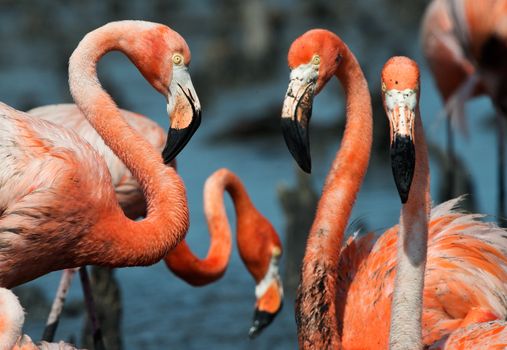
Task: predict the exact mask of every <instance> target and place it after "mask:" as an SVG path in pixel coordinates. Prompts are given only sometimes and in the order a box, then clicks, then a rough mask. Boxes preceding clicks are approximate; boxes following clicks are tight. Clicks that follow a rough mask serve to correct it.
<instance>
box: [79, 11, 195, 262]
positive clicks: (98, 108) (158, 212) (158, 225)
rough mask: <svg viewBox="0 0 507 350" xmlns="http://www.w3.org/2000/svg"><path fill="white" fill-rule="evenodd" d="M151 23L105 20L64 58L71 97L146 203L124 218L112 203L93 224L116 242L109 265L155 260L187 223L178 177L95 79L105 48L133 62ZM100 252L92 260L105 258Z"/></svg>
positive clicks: (102, 236) (100, 235) (102, 235)
mask: <svg viewBox="0 0 507 350" xmlns="http://www.w3.org/2000/svg"><path fill="white" fill-rule="evenodd" d="M153 26H155V24H152V23H145V22H136V21H124V22H113V23H110V24H107V25H105V26H103V27H101V28H99V29H97V30H95V31H93V32H91V33H89V34H87V35H86V36H85V37H84V38H83V40H82V41H81V42H80V43H79V45H78V47H77V48H76V50H75V51H74V53H73V54H72V56H71V57H70V60H69V85H70V91H71V94H72V97H73V98H74V101H75V102H76V104H77V106H78V107H79V108H80V109H81V111H82V112H83V113H84V115H85V116H86V118H87V119H88V121H89V122H90V124H91V125H92V126H93V127H94V128H95V130H96V131H97V132H98V133H99V134H100V135H101V137H102V138H103V140H104V142H105V143H106V144H107V145H108V146H109V147H110V148H111V150H112V151H113V152H114V153H115V154H116V155H117V156H118V158H119V159H120V160H121V161H122V162H123V163H124V164H125V165H126V166H127V168H128V169H129V170H130V171H131V172H132V174H133V176H134V177H135V178H136V180H137V181H138V182H139V184H140V186H141V188H142V190H143V192H144V195H145V198H146V201H147V203H148V215H147V218H146V219H145V220H143V221H139V222H133V221H131V220H129V219H127V218H126V217H125V216H124V214H123V212H122V211H121V210H120V209H119V206H118V205H117V203H115V204H114V205H112V206H111V208H108V209H111V210H110V212H107V213H104V214H105V215H103V220H102V221H101V222H98V223H97V224H95V225H94V228H95V232H94V233H95V236H93V238H94V239H98V240H104V241H117V242H116V243H119V244H112V245H111V247H110V248H111V249H113V252H111V254H108V255H110V258H111V259H112V261H108V262H107V264H108V265H124V264H128V265H131V264H136V263H137V262H140V263H151V262H155V261H157V260H159V259H160V258H161V257H162V256H163V255H164V254H165V253H166V252H167V250H168V249H171V248H172V247H173V246H175V245H176V244H177V243H178V242H179V241H180V240H181V239H183V237H184V235H185V233H186V230H187V228H188V210H187V202H186V195H185V189H184V185H183V182H182V181H181V179H180V177H179V176H178V175H177V174H176V172H175V171H174V169H171V168H169V167H165V166H164V165H163V163H162V159H161V156H160V154H158V153H157V152H156V150H155V149H154V148H153V147H152V146H151V145H150V144H149V143H148V142H147V141H146V140H144V139H143V137H141V136H140V135H139V134H138V133H137V132H135V131H134V130H133V129H132V128H131V127H130V126H129V125H128V124H127V123H126V122H125V120H124V119H123V118H122V117H121V115H120V112H119V110H118V107H117V106H116V104H115V103H114V102H113V100H112V99H111V96H109V95H108V94H107V93H106V92H105V91H104V90H103V89H102V86H101V85H100V83H99V81H98V79H97V71H96V65H97V62H98V60H99V59H100V58H101V57H102V56H103V55H104V54H106V53H107V52H109V51H113V50H119V51H122V52H123V53H125V54H126V55H127V56H128V57H129V58H130V59H131V61H132V62H134V63H136V64H138V63H139V62H138V61H139V59H138V56H139V54H138V53H136V52H134V51H135V49H134V48H133V47H134V43H135V41H136V40H142V39H141V38H140V37H142V34H143V30H146V28H151V27H153ZM115 248H117V249H116V250H115ZM120 248H121V249H120ZM128 248H130V249H128ZM97 254H99V253H97ZM97 254H95V255H97ZM100 255H101V256H98V259H99V260H98V261H97V262H96V263H101V259H103V258H104V257H103V256H102V254H100ZM157 258H158V259H157Z"/></svg>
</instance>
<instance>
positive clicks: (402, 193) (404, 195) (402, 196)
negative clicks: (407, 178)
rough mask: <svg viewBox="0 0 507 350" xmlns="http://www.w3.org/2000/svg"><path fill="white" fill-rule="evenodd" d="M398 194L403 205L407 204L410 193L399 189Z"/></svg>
mask: <svg viewBox="0 0 507 350" xmlns="http://www.w3.org/2000/svg"><path fill="white" fill-rule="evenodd" d="M398 194H399V195H400V200H401V203H402V204H405V203H407V200H408V191H403V190H401V189H399V188H398Z"/></svg>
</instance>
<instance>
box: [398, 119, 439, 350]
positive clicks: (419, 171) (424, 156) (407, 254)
mask: <svg viewBox="0 0 507 350" xmlns="http://www.w3.org/2000/svg"><path fill="white" fill-rule="evenodd" d="M415 160H416V163H415V172H414V178H413V180H412V185H411V187H410V194H409V197H408V201H407V203H405V204H404V205H403V207H402V209H401V217H400V228H399V238H398V252H397V255H398V256H397V259H398V264H397V265H398V266H397V272H396V279H395V284H394V296H393V301H392V304H391V329H390V333H389V344H390V349H391V350H398V349H422V348H423V343H422V330H421V327H422V324H421V321H422V306H423V289H424V271H425V266H426V251H427V244H428V218H429V215H430V203H431V199H430V179H429V165H428V153H427V147H426V141H425V139H424V132H423V127H422V121H421V116H420V114H419V110H417V112H416V121H415Z"/></svg>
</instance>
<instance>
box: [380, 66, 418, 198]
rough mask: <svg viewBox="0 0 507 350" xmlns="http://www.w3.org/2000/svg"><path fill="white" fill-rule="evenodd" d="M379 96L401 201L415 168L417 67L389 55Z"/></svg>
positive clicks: (408, 190) (407, 189)
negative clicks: (388, 132)
mask: <svg viewBox="0 0 507 350" xmlns="http://www.w3.org/2000/svg"><path fill="white" fill-rule="evenodd" d="M382 100H383V103H384V109H385V111H386V114H387V117H388V119H389V125H390V130H391V148H390V154H391V167H392V171H393V176H394V181H395V183H396V188H397V189H398V193H399V195H400V199H401V202H402V203H406V202H407V200H408V195H409V192H410V186H411V184H412V178H413V176H414V169H415V147H414V124H415V116H416V110H417V108H418V103H419V68H418V66H417V63H415V62H414V61H413V60H411V59H409V58H407V57H393V58H391V59H389V60H388V61H387V62H386V64H385V65H384V68H383V69H382Z"/></svg>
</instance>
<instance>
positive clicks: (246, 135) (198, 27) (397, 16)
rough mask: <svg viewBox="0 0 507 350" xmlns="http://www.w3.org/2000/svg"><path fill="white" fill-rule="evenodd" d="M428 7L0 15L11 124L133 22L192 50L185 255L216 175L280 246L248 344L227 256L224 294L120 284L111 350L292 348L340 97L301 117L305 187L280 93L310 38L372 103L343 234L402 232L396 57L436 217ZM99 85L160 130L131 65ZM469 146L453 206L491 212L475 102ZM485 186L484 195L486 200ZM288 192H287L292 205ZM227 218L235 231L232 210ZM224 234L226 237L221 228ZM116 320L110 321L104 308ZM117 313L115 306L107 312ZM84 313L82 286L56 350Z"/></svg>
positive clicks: (34, 4)
mask: <svg viewBox="0 0 507 350" xmlns="http://www.w3.org/2000/svg"><path fill="white" fill-rule="evenodd" d="M426 4H427V1H424V0H413V1H403V2H400V1H398V0H370V1H352V0H343V1H337V0H332V1H326V0H313V1H302V0H299V1H289V0H271V1H267V0H244V1H233V0H215V1H211V0H207V1H204V0H203V1H198V0H138V1H134V0H132V1H123V0H109V1H78V0H37V1H35V0H10V1H9V0H0V23H1V24H0V42H1V44H2V49H1V50H0V100H1V101H2V102H5V103H7V104H9V105H11V106H13V107H14V108H17V109H19V110H28V109H30V108H33V107H36V106H40V105H46V104H53V103H62V102H72V99H71V97H70V94H69V91H68V84H67V62H68V58H69V56H70V54H71V53H72V50H73V49H74V48H75V47H76V45H77V43H78V42H79V41H80V39H81V38H82V37H83V36H84V35H85V34H86V33H87V32H89V31H91V30H93V29H95V28H97V27H99V26H101V25H103V24H105V23H107V22H110V21H115V20H121V19H142V20H148V21H154V22H160V23H163V24H166V25H168V26H170V27H171V28H172V29H174V30H176V31H178V32H179V33H180V34H181V35H182V36H183V37H184V38H185V39H186V41H187V43H188V45H189V46H190V49H191V51H192V63H191V71H190V73H191V76H192V79H193V82H194V86H195V88H196V91H197V93H198V94H199V98H200V100H201V104H202V106H203V115H202V116H203V119H202V124H201V127H200V129H199V130H198V132H197V133H196V134H195V136H194V137H193V139H192V141H191V142H190V143H189V145H188V146H187V147H186V148H185V149H184V151H183V152H182V153H181V155H180V156H179V157H178V170H179V172H180V174H181V175H182V177H183V179H184V180H185V182H186V185H187V190H188V198H189V205H190V209H191V228H190V231H189V233H188V235H187V241H188V242H189V244H190V246H191V247H192V249H193V250H194V251H195V252H196V253H197V254H198V255H200V256H204V255H205V254H206V252H207V249H208V246H209V238H208V232H207V226H206V221H205V218H204V214H203V209H202V187H203V184H204V181H205V179H206V177H207V176H208V175H210V174H211V173H212V172H213V171H214V170H216V169H218V168H220V167H227V168H229V169H231V170H232V171H234V172H235V173H236V174H238V175H239V177H240V178H241V179H242V180H243V182H244V184H245V185H246V187H247V189H248V191H249V193H250V195H251V197H252V200H253V202H254V204H255V205H256V206H257V208H258V209H259V210H260V211H261V212H262V213H263V214H264V215H265V216H266V217H267V218H268V219H269V220H271V222H272V223H273V225H274V226H275V228H276V229H277V231H278V233H279V234H280V236H281V237H282V241H283V242H284V243H285V247H284V249H285V251H284V257H283V261H282V268H283V275H284V280H285V282H286V286H285V292H286V300H285V305H284V309H283V310H282V311H281V313H280V314H279V315H278V317H277V319H276V320H275V321H274V322H273V324H272V325H271V326H270V327H269V328H268V329H266V330H265V332H264V333H263V334H262V335H261V336H260V337H258V338H256V339H254V340H249V339H248V337H247V333H248V329H249V327H250V323H251V318H252V314H253V307H254V301H255V300H254V287H255V286H254V281H253V279H252V278H251V277H250V276H249V274H248V273H247V271H246V269H245V268H244V266H243V265H242V263H241V260H240V259H239V256H238V254H237V252H236V251H234V252H233V255H232V260H231V264H230V266H229V268H228V271H227V273H226V275H225V277H224V278H223V279H221V280H220V281H218V282H217V283H215V284H212V285H209V286H206V287H201V288H193V287H190V286H189V285H187V284H185V283H184V282H182V281H180V280H179V279H177V278H176V277H175V276H174V275H172V274H171V273H170V272H169V271H168V270H167V268H166V266H165V264H163V263H159V264H156V265H154V266H151V267H147V268H125V269H119V270H117V271H116V273H115V276H116V279H117V281H118V283H119V295H120V296H121V307H120V305H116V304H115V306H114V308H116V307H118V308H121V313H122V319H121V323H120V337H119V338H120V339H121V341H120V342H119V343H117V344H116V345H114V346H111V348H117V349H120V348H123V349H160V348H172V349H294V348H296V346H297V340H296V327H295V321H294V312H293V310H294V302H293V298H294V291H295V288H296V285H297V279H298V266H299V264H300V260H301V254H302V251H303V249H304V241H305V236H306V232H307V231H306V230H307V228H306V227H307V226H308V225H309V223H310V222H311V218H312V215H313V213H314V211H315V202H316V198H317V196H318V193H320V190H321V187H322V184H323V181H324V178H325V175H326V174H327V171H328V168H329V165H330V163H331V160H332V158H333V157H334V154H335V152H336V150H337V149H338V147H339V141H340V137H341V133H342V131H343V122H344V105H343V102H344V98H343V93H342V91H341V88H340V86H339V84H338V83H337V82H336V81H331V82H330V84H328V87H327V88H326V89H325V90H324V91H323V92H322V93H321V94H320V95H319V96H317V97H316V99H315V102H314V113H313V118H312V132H311V138H312V156H313V169H314V170H313V174H312V175H311V176H307V175H303V174H302V173H301V172H299V170H297V169H296V166H295V163H294V162H293V160H292V158H291V156H290V154H289V152H288V151H287V149H286V146H285V143H284V141H283V137H282V136H281V132H280V129H279V116H280V111H281V105H282V101H283V97H284V94H285V91H286V88H287V82H288V75H289V70H288V68H287V65H286V56H287V50H288V48H289V46H290V43H291V42H292V41H293V40H294V39H295V38H296V37H298V36H299V35H301V34H302V33H303V32H305V31H306V30H308V29H310V28H315V27H322V28H327V29H330V30H332V31H334V32H335V33H337V34H338V35H340V36H341V37H342V39H343V40H344V41H345V42H346V43H347V44H348V45H349V47H350V48H351V49H352V51H353V52H354V53H355V54H356V56H357V58H358V60H359V62H360V64H361V65H362V67H363V70H364V72H365V75H366V77H367V79H368V81H369V86H370V89H371V91H372V96H373V102H374V119H375V135H374V136H375V142H374V150H373V154H372V158H371V163H370V167H369V171H368V174H367V177H366V180H365V183H364V185H363V187H362V190H361V192H360V194H359V197H358V200H357V204H356V206H355V208H354V211H353V215H352V220H351V222H352V221H353V223H352V226H353V228H363V229H364V230H375V231H381V230H383V229H385V228H386V227H390V226H391V225H393V224H395V223H396V222H397V221H398V213H399V208H400V204H399V199H398V196H397V192H396V189H395V187H394V182H393V181H392V177H391V169H390V164H389V159H388V146H387V138H388V129H387V127H388V125H387V119H386V117H385V115H384V112H383V110H382V108H381V101H380V91H379V90H380V89H379V88H380V82H379V80H380V79H379V76H380V70H381V68H382V66H383V64H384V63H385V61H386V60H387V59H388V58H389V57H391V56H393V55H400V54H402V55H408V56H411V57H412V58H414V59H416V60H417V61H418V62H419V64H420V65H421V68H422V83H421V85H422V90H421V91H422V93H421V111H422V115H423V121H424V123H425V128H426V134H427V136H428V138H429V143H430V151H431V155H432V158H431V172H432V173H431V174H432V194H433V198H434V201H435V202H440V201H441V200H442V196H441V195H440V193H442V192H443V191H445V188H442V186H441V184H442V183H443V181H440V179H441V178H442V174H443V173H444V172H445V171H446V165H447V164H448V161H447V159H446V158H445V156H444V154H445V152H444V151H445V148H444V145H445V141H444V136H445V121H444V116H443V113H442V112H441V111H442V103H441V100H440V97H439V95H438V93H437V91H436V90H435V86H434V83H433V80H432V78H431V76H430V75H429V71H428V69H427V66H426V62H425V61H424V60H423V59H422V54H421V50H420V44H419V26H420V21H421V16H422V14H423V11H424V8H425V6H426ZM98 73H99V79H100V80H101V82H102V84H103V86H104V87H105V88H106V89H107V91H108V92H109V93H110V94H111V95H112V96H113V97H114V99H115V100H116V101H117V103H118V105H119V106H120V107H122V108H124V109H129V110H132V111H135V112H138V113H142V114H144V115H146V116H149V117H150V118H152V119H153V120H155V121H157V122H158V123H159V124H160V125H162V126H163V127H164V128H166V129H167V127H168V118H167V114H166V111H165V108H166V104H165V100H164V98H163V97H162V96H160V95H159V94H158V93H157V92H156V91H155V90H153V89H152V88H151V86H150V85H149V84H148V83H147V82H146V81H145V80H144V79H143V78H142V76H141V74H140V73H139V72H138V71H137V70H136V69H135V67H134V66H133V65H132V64H131V63H130V61H129V60H128V59H127V58H126V57H124V56H122V55H121V54H119V53H110V54H108V55H107V56H106V57H104V58H103V59H102V60H101V62H100V64H99V72H98ZM467 115H468V117H469V118H468V121H469V125H470V130H471V132H470V135H469V136H468V137H463V136H458V137H457V140H456V142H457V143H456V148H457V153H458V157H459V167H458V169H457V170H458V171H457V172H458V176H459V181H458V183H459V185H460V189H459V192H460V193H469V194H470V195H469V197H468V198H469V203H468V204H469V207H475V209H477V210H479V211H481V212H484V213H489V214H495V210H496V194H495V193H496V192H495V191H496V168H495V164H496V163H495V161H496V152H495V151H494V150H495V149H496V148H495V133H494V130H493V127H492V125H493V122H492V120H493V110H492V107H491V104H490V102H489V101H488V100H487V99H486V98H479V99H475V100H473V101H472V102H470V103H468V104H467ZM494 184H495V185H494ZM296 189H297V190H296ZM227 203H228V214H229V217H230V219H231V221H232V222H231V225H234V217H233V216H234V215H233V214H234V213H233V210H232V205H231V203H230V201H229V199H227ZM233 227H234V226H233ZM59 278H60V272H55V273H52V274H49V275H47V276H45V277H43V278H40V279H38V280H36V281H33V282H30V283H27V284H26V285H24V286H21V287H19V288H17V289H16V293H17V294H18V295H19V296H20V298H21V301H22V304H23V305H24V306H25V308H26V311H27V321H26V324H25V328H24V332H25V333H27V334H29V335H30V336H31V337H32V338H33V339H34V340H38V339H40V336H41V335H42V330H43V326H44V323H45V319H46V317H47V313H48V310H49V307H50V303H51V300H52V298H53V296H54V293H55V290H56V288H57V285H58V281H59ZM111 307H112V306H111ZM112 308H113V307H112ZM83 326H84V309H83V306H82V292H81V289H80V284H79V281H78V279H76V280H75V283H74V285H73V287H72V290H71V293H70V296H69V298H68V303H67V305H66V307H65V314H64V318H63V319H62V321H61V323H60V326H59V329H58V332H57V335H56V339H58V340H60V339H61V340H67V341H71V342H74V343H77V344H78V345H81V344H83V343H82V335H81V334H82V329H83Z"/></svg>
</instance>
